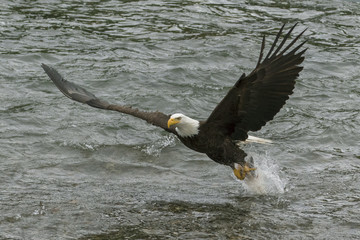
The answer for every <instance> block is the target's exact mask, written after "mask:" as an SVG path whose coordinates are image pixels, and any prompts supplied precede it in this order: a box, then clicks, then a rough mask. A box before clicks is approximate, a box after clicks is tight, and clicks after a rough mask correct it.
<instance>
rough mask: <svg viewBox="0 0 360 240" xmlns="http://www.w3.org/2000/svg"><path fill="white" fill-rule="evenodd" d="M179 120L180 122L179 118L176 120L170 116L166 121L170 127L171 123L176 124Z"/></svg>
mask: <svg viewBox="0 0 360 240" xmlns="http://www.w3.org/2000/svg"><path fill="white" fill-rule="evenodd" d="M179 122H180V120H178V119H175V118H170V119H169V121H168V124H167V125H168V128H170V127H171V126H172V125H174V124H177V123H179Z"/></svg>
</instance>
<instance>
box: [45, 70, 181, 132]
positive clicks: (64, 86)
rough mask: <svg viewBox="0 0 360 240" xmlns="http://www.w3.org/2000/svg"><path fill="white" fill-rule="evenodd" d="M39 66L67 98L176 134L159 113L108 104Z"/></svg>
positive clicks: (166, 117) (52, 71)
mask: <svg viewBox="0 0 360 240" xmlns="http://www.w3.org/2000/svg"><path fill="white" fill-rule="evenodd" d="M41 66H42V68H43V69H44V71H45V72H46V73H47V75H48V76H49V77H50V79H51V80H52V81H53V82H54V84H55V85H56V86H57V87H58V88H59V90H60V91H61V92H62V93H63V94H64V95H65V96H67V97H68V98H70V99H72V100H74V101H77V102H81V103H86V104H88V105H90V106H92V107H96V108H101V109H106V110H112V111H118V112H121V113H125V114H130V115H132V116H135V117H138V118H141V119H143V120H146V121H147V122H149V123H151V124H153V125H155V126H158V127H161V128H163V129H165V130H166V131H168V132H172V133H175V134H176V132H175V130H174V129H173V128H172V129H169V128H168V127H167V121H168V119H169V116H168V115H166V114H163V113H161V112H145V111H140V110H139V109H136V108H132V107H127V106H122V105H115V104H110V103H108V102H106V101H104V100H101V99H99V98H97V97H96V96H95V95H94V94H92V93H90V92H89V91H87V90H85V89H84V88H82V87H80V86H77V85H76V84H74V83H71V82H69V81H67V80H65V79H64V78H63V77H62V76H61V75H60V74H59V73H58V72H57V71H56V70H55V69H54V68H52V67H49V66H47V65H45V64H42V65H41Z"/></svg>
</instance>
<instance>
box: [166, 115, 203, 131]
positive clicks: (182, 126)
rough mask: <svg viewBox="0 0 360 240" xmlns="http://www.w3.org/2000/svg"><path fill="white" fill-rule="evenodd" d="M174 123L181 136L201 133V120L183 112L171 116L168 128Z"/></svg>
mask: <svg viewBox="0 0 360 240" xmlns="http://www.w3.org/2000/svg"><path fill="white" fill-rule="evenodd" d="M172 125H175V126H176V128H175V130H176V132H177V133H178V134H179V136H180V137H192V136H194V135H196V134H198V133H199V126H200V122H199V121H197V120H195V119H192V118H189V117H188V116H185V115H184V114H182V113H175V114H173V115H171V116H170V119H169V121H168V128H170V127H171V126H172Z"/></svg>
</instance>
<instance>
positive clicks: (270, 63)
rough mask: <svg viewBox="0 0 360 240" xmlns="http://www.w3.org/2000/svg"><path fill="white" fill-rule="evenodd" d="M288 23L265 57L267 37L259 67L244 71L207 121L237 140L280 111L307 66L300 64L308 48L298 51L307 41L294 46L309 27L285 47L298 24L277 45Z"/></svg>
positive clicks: (244, 137) (261, 52)
mask: <svg viewBox="0 0 360 240" xmlns="http://www.w3.org/2000/svg"><path fill="white" fill-rule="evenodd" d="M284 26H285V24H284V25H283V26H282V27H281V29H280V31H279V33H278V34H277V36H276V38H275V41H274V43H273V44H272V46H271V48H270V50H269V52H268V54H267V55H266V57H265V58H264V60H262V57H263V51H264V47H265V37H263V41H262V45H261V51H260V56H259V60H258V63H257V65H256V68H255V69H254V70H253V71H252V72H251V73H250V74H249V75H248V76H246V75H245V74H243V75H242V76H241V77H240V79H239V80H238V81H237V82H236V84H235V85H234V86H233V87H232V88H231V89H230V90H229V92H228V94H227V95H226V96H225V97H224V99H223V100H222V101H221V102H220V103H219V104H218V106H217V107H216V108H215V109H214V111H213V112H212V113H211V115H210V116H209V118H208V120H207V121H206V123H205V124H208V125H209V126H210V125H211V126H212V127H216V128H217V129H219V130H220V131H222V132H223V133H225V134H227V135H231V137H232V138H233V139H236V140H245V139H246V138H247V132H248V131H257V130H259V129H260V128H261V127H262V126H264V125H265V124H266V122H268V121H269V120H271V119H273V118H274V116H275V115H276V113H277V112H279V111H280V109H281V107H282V106H283V105H284V104H285V101H286V100H287V99H288V98H289V95H291V94H292V93H293V89H294V85H295V79H296V78H297V77H298V76H299V72H300V71H301V70H302V69H303V68H302V67H300V66H299V64H301V63H302V62H303V60H304V56H303V54H304V53H305V51H306V49H304V50H302V51H300V52H298V53H297V51H298V50H299V49H300V48H301V47H302V46H303V45H304V43H305V42H302V43H301V44H299V45H298V46H296V47H293V45H294V44H295V43H296V42H297V40H298V39H299V38H300V37H301V35H302V34H303V33H304V32H305V30H304V31H303V32H301V33H300V34H299V35H298V36H297V37H296V38H295V39H294V40H292V41H291V42H290V43H289V44H288V45H287V46H286V47H284V45H285V42H286V41H287V40H288V38H289V36H290V34H291V32H292V31H293V29H294V28H295V26H296V24H295V25H294V26H293V27H292V28H291V29H290V30H289V32H288V33H287V34H286V35H285V36H284V38H283V40H282V41H281V42H280V44H279V45H278V46H276V45H277V43H278V40H279V38H280V36H281V34H282V31H283V29H284ZM292 47H293V48H292ZM291 48H292V49H291Z"/></svg>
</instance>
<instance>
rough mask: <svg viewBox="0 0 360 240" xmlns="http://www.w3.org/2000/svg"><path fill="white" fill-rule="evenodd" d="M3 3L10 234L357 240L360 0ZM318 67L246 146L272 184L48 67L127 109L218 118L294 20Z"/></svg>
mask: <svg viewBox="0 0 360 240" xmlns="http://www.w3.org/2000/svg"><path fill="white" fill-rule="evenodd" d="M238 2H239V1H230V0H228V1H196V0H194V1H112V0H108V1H95V0H87V1H72V0H62V1H45V0H38V1H25V0H23V1H20V0H4V1H1V3H0V9H1V12H0V56H1V57H0V116H1V117H0V182H1V184H0V200H1V205H0V213H1V214H0V239H357V238H358V237H360V184H359V182H360V178H359V176H360V163H359V161H360V150H359V134H360V127H359V125H360V117H359V110H360V90H359V89H360V88H359V86H360V84H359V81H360V67H359V59H360V37H359V33H360V27H359V26H360V2H359V1H336V0H331V1H325V0H317V1H276V0H262V1H251V0H249V1H241V3H238ZM284 22H287V23H289V24H288V26H290V25H292V24H294V23H296V22H298V23H299V24H298V27H297V28H296V30H295V33H299V32H300V31H302V30H303V29H305V28H308V30H307V32H306V34H305V36H304V39H307V40H308V42H307V43H306V45H305V46H306V47H307V48H308V51H307V53H306V60H305V61H304V64H303V66H304V70H303V72H302V73H301V76H300V78H299V79H298V81H297V84H296V88H295V92H294V94H293V95H292V97H291V98H290V100H289V101H288V102H287V104H286V105H285V107H284V108H283V109H282V110H281V111H280V112H279V114H278V115H277V116H276V117H275V119H274V120H273V121H271V122H269V123H268V124H267V125H266V126H265V127H264V128H262V129H261V131H259V132H257V133H253V135H257V136H262V137H265V138H268V139H272V140H273V141H274V144H272V145H257V144H250V145H246V146H245V147H244V148H245V150H246V151H247V153H248V154H249V155H251V156H252V157H253V158H254V160H255V164H256V165H257V167H258V172H259V178H258V179H257V181H256V182H249V183H245V182H239V181H237V180H235V179H234V177H233V175H232V171H231V170H230V169H229V168H227V167H225V166H221V165H218V164H216V163H214V162H213V161H211V160H210V159H208V158H207V157H206V156H205V155H202V154H200V153H196V152H193V151H191V150H189V149H187V148H185V147H184V146H183V145H182V144H181V143H180V142H179V141H178V140H177V139H176V138H174V137H173V136H169V135H168V134H167V133H165V132H164V131H162V130H161V129H158V128H155V127H153V126H150V125H148V124H146V123H144V122H142V121H141V120H138V119H134V118H133V117H130V116H126V115H122V114H119V113H114V112H107V111H102V110H98V109H94V108H90V107H88V106H86V105H81V104H78V103H75V102H72V101H71V100H69V99H67V98H65V97H64V96H63V95H62V94H61V93H60V92H59V91H58V90H57V89H56V88H55V86H54V85H53V84H52V83H51V82H50V80H49V79H48V77H47V76H46V75H45V73H44V72H43V70H42V69H41V67H40V64H41V63H46V64H49V65H51V66H54V67H56V68H57V69H58V70H59V71H60V72H61V73H62V74H63V75H64V76H65V77H66V78H68V79H69V80H72V81H74V82H76V83H78V84H80V85H82V86H85V87H86V88H88V89H89V90H91V91H93V92H94V93H96V94H97V95H98V96H99V97H102V98H105V99H107V100H109V101H112V102H117V103H120V104H128V105H133V106H135V107H139V108H141V109H145V110H160V111H163V112H165V113H174V112H183V113H185V114H187V115H188V116H191V117H194V118H198V119H206V117H207V116H208V115H209V113H210V111H211V110H212V109H213V108H214V107H215V106H216V104H217V103H218V102H219V101H220V99H221V98H222V97H223V96H224V95H225V94H226V92H227V90H228V89H229V88H230V87H231V86H232V84H234V82H235V80H236V79H237V78H238V77H239V76H240V75H241V74H242V73H243V72H246V73H249V72H250V71H251V70H252V68H253V67H254V66H255V63H256V60H257V55H258V53H259V48H260V44H261V37H262V35H264V34H265V35H266V36H267V40H268V43H269V42H270V41H271V40H273V39H274V35H275V34H276V32H277V31H278V30H279V28H280V26H281V25H282V24H283V23H284Z"/></svg>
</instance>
